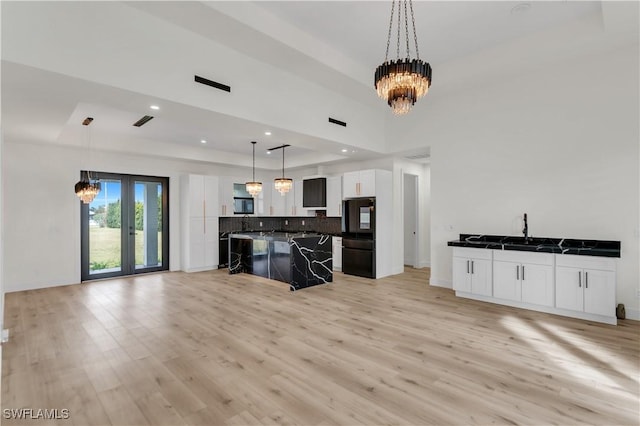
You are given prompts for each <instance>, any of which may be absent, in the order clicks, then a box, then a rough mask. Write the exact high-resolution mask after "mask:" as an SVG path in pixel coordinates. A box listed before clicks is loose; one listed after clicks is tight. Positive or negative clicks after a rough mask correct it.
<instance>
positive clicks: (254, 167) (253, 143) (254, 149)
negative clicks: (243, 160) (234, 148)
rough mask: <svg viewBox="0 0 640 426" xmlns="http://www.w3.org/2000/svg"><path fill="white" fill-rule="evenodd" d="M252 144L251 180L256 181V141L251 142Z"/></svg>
mask: <svg viewBox="0 0 640 426" xmlns="http://www.w3.org/2000/svg"><path fill="white" fill-rule="evenodd" d="M251 145H253V181H254V182H255V181H256V143H255V142H251Z"/></svg>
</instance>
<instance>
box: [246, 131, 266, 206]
mask: <svg viewBox="0 0 640 426" xmlns="http://www.w3.org/2000/svg"><path fill="white" fill-rule="evenodd" d="M256 143H257V142H255V141H251V145H253V180H252V181H251V182H246V183H245V184H244V187H245V189H246V190H247V192H248V193H249V194H251V196H252V197H256V196H257V195H258V194H259V193H260V192H262V182H257V181H256Z"/></svg>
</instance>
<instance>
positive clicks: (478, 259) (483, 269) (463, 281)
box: [453, 247, 492, 296]
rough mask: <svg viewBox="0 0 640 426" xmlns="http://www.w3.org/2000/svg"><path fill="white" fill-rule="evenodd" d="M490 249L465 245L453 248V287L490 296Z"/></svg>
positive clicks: (461, 290) (465, 291) (457, 289)
mask: <svg viewBox="0 0 640 426" xmlns="http://www.w3.org/2000/svg"><path fill="white" fill-rule="evenodd" d="M491 258H492V251H491V250H485V249H474V248H466V247H460V248H459V247H455V248H454V249H453V289H454V290H456V291H460V292H464V293H471V294H478V295H483V296H491V293H492V291H491V286H492V265H491Z"/></svg>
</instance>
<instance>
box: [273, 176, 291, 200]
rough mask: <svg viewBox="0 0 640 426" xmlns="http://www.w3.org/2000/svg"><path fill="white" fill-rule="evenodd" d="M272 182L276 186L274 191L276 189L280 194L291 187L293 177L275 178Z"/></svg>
mask: <svg viewBox="0 0 640 426" xmlns="http://www.w3.org/2000/svg"><path fill="white" fill-rule="evenodd" d="M273 182H274V185H275V187H276V191H278V192H279V193H280V195H282V196H284V194H286V193H287V192H289V191H290V190H291V187H293V179H289V178H286V177H281V178H276V179H274V181H273Z"/></svg>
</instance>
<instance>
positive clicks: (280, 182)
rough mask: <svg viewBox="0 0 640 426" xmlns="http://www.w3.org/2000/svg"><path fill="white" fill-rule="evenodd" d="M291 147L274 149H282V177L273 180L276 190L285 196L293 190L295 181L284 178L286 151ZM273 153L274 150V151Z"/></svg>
mask: <svg viewBox="0 0 640 426" xmlns="http://www.w3.org/2000/svg"><path fill="white" fill-rule="evenodd" d="M288 146H289V145H286V144H285V145H282V146H280V147H278V148H274V149H282V177H279V178H275V179H274V180H273V183H274V186H275V188H276V191H278V192H279V193H280V195H282V196H284V194H286V193H287V192H289V191H290V190H291V188H292V187H293V179H290V178H287V177H284V149H285V148H286V147H288ZM272 151H273V149H272Z"/></svg>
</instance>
